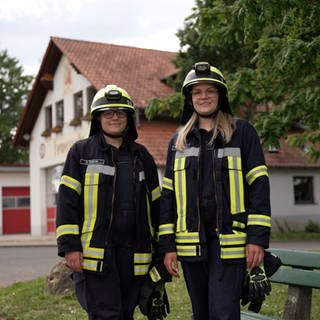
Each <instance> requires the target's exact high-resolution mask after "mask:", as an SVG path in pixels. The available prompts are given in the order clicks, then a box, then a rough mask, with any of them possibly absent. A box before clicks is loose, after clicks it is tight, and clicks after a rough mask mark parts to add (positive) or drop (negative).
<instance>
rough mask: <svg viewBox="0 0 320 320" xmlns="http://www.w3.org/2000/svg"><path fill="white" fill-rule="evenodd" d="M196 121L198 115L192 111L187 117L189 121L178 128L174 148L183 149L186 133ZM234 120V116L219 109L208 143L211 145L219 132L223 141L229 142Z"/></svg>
mask: <svg viewBox="0 0 320 320" xmlns="http://www.w3.org/2000/svg"><path fill="white" fill-rule="evenodd" d="M197 121H198V115H197V114H196V113H195V112H194V113H193V114H192V116H191V118H190V119H189V121H188V122H187V123H186V124H185V125H184V126H183V127H182V128H181V129H180V131H179V132H178V137H177V142H176V149H177V150H179V151H183V150H184V148H185V147H186V142H187V135H188V134H189V132H190V131H191V129H192V128H193V126H194V125H195V123H196V122H197ZM235 126H236V123H235V120H234V118H233V117H232V116H231V115H230V114H228V113H225V112H222V111H221V110H220V111H219V112H218V114H217V115H216V117H215V125H214V127H213V128H212V138H211V140H210V141H209V144H210V145H212V144H213V141H214V140H215V139H216V137H217V135H218V133H221V135H222V137H223V139H224V141H225V142H226V143H228V142H230V140H231V138H232V135H233V132H234V130H235Z"/></svg>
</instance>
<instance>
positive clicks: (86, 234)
mask: <svg viewBox="0 0 320 320" xmlns="http://www.w3.org/2000/svg"><path fill="white" fill-rule="evenodd" d="M126 143H127V148H128V150H129V153H130V155H131V159H132V167H133V172H132V175H133V179H132V180H133V181H134V186H133V188H134V191H133V194H134V204H135V217H136V218H135V219H136V223H135V230H136V231H135V241H134V248H133V250H134V261H133V264H134V272H135V275H145V274H146V273H147V271H148V269H149V265H150V263H151V260H152V252H153V250H155V248H154V247H155V243H154V239H156V233H157V231H158V224H159V200H160V187H159V183H158V174H157V168H156V165H155V163H154V160H153V158H152V156H151V155H150V154H149V153H148V151H147V150H146V149H145V148H144V147H143V146H142V145H140V144H137V143H135V142H130V141H127V142H126ZM116 179H117V168H116V166H115V163H114V157H113V150H112V147H111V146H110V145H108V144H106V143H105V141H104V138H103V135H102V134H98V135H93V136H91V137H89V138H88V139H84V140H81V141H78V142H76V143H75V144H74V145H73V146H72V147H71V149H70V151H69V153H68V156H67V159H66V162H65V166H64V169H63V173H62V177H61V181H60V187H59V194H58V203H57V229H56V233H57V242H58V254H59V255H60V256H64V254H65V252H70V251H81V252H83V258H84V259H83V266H82V267H83V270H85V271H89V272H90V271H92V272H102V271H103V263H104V256H105V250H107V244H108V233H109V232H110V229H111V225H112V220H113V215H114V199H115V193H114V190H115V186H116ZM128 180H130V179H128ZM131 190H132V187H131ZM121 192H126V190H125V188H124V190H121ZM152 243H153V244H154V245H152Z"/></svg>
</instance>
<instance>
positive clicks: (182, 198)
mask: <svg viewBox="0 0 320 320" xmlns="http://www.w3.org/2000/svg"><path fill="white" fill-rule="evenodd" d="M185 163H186V158H185V157H184V158H178V159H175V161H174V188H175V192H176V204H177V214H178V219H177V231H178V232H179V231H184V230H186V225H187V224H186V209H187V199H186V195H187V187H186V171H185V170H184V168H185Z"/></svg>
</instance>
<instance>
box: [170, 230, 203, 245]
mask: <svg viewBox="0 0 320 320" xmlns="http://www.w3.org/2000/svg"><path fill="white" fill-rule="evenodd" d="M176 242H177V243H182V242H183V243H199V242H200V240H199V233H198V232H190V233H183V234H181V233H179V232H178V233H176Z"/></svg>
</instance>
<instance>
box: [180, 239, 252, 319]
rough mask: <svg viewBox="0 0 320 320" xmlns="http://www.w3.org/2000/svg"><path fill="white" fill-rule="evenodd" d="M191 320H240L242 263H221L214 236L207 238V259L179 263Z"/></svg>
mask: <svg viewBox="0 0 320 320" xmlns="http://www.w3.org/2000/svg"><path fill="white" fill-rule="evenodd" d="M181 265H182V269H183V275H184V278H185V281H186V286H187V290H188V293H189V296H190V299H191V304H192V311H193V319H194V320H240V298H241V287H242V282H243V277H244V274H245V268H246V267H245V263H240V264H231V263H228V264H227V263H222V261H221V259H220V248H219V244H218V239H216V238H214V239H209V241H208V261H207V262H181Z"/></svg>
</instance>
